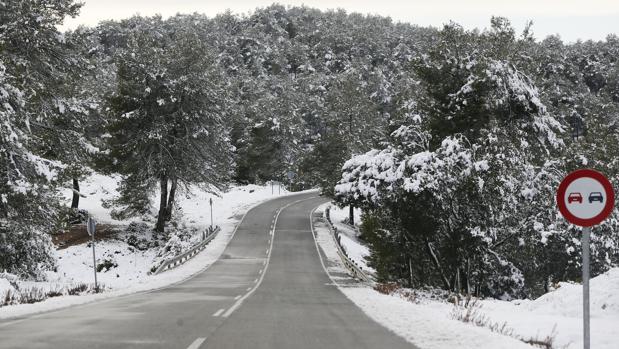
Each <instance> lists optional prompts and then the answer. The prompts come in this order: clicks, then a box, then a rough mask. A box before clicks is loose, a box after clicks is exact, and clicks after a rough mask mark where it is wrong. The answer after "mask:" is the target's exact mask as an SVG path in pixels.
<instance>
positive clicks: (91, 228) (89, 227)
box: [86, 217, 99, 293]
mask: <svg viewBox="0 0 619 349" xmlns="http://www.w3.org/2000/svg"><path fill="white" fill-rule="evenodd" d="M96 229H97V223H96V222H95V220H94V219H92V217H88V222H87V223H86V231H87V232H88V235H90V236H91V237H92V269H93V271H94V272H95V293H96V292H99V286H98V285H97V257H96V255H95V231H96Z"/></svg>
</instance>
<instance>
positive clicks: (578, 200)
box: [557, 169, 615, 227]
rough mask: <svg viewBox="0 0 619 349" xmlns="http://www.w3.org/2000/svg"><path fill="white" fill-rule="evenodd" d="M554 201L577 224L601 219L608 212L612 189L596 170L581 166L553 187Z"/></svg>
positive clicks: (611, 199) (612, 199) (612, 203)
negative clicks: (555, 195) (555, 197)
mask: <svg viewBox="0 0 619 349" xmlns="http://www.w3.org/2000/svg"><path fill="white" fill-rule="evenodd" d="M557 204H558V206H559V210H560V211H561V214H562V215H563V217H565V219H567V220H568V221H569V222H570V223H572V224H576V225H579V226H581V227H591V226H594V225H596V224H599V223H601V222H602V221H603V220H605V219H606V217H608V215H610V213H611V212H612V210H613V206H614V204H615V193H614V191H613V187H612V185H611V184H610V182H609V181H608V179H607V178H606V177H605V176H604V175H603V174H601V173H600V172H597V171H594V170H590V169H583V170H577V171H574V172H572V173H570V174H569V175H567V177H565V179H563V181H562V182H561V185H559V190H558V191H557Z"/></svg>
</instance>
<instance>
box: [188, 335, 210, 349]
mask: <svg viewBox="0 0 619 349" xmlns="http://www.w3.org/2000/svg"><path fill="white" fill-rule="evenodd" d="M205 340H206V337H200V338H196V340H195V341H193V343H191V344H190V345H189V346H188V347H187V349H198V348H200V346H201V345H202V343H204V341H205Z"/></svg>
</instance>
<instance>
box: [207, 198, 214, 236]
mask: <svg viewBox="0 0 619 349" xmlns="http://www.w3.org/2000/svg"><path fill="white" fill-rule="evenodd" d="M208 202H209V204H211V231H213V198H209V200H208Z"/></svg>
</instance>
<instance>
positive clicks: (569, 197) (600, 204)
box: [557, 169, 615, 349]
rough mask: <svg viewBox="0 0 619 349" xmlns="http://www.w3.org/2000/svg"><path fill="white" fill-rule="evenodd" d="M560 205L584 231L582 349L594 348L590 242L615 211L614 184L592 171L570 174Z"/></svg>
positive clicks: (559, 194) (561, 188)
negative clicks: (595, 230)
mask: <svg viewBox="0 0 619 349" xmlns="http://www.w3.org/2000/svg"><path fill="white" fill-rule="evenodd" d="M557 205H558V206H559V210H560V211H561V214H562V215H563V217H565V219H567V220H568V222H570V223H572V224H576V225H579V226H581V227H583V228H582V242H581V245H582V314H583V315H582V318H583V348H584V349H590V348H591V320H590V318H591V312H590V310H591V309H590V304H589V303H590V302H589V299H590V289H589V276H590V275H589V271H590V266H589V264H590V261H589V260H590V255H591V251H590V246H589V245H590V240H591V226H594V225H596V224H599V223H601V222H602V221H603V220H605V219H606V218H607V217H608V216H609V215H610V213H611V212H612V210H613V207H614V205H615V192H614V190H613V186H612V184H610V181H609V180H608V178H606V177H605V176H604V175H603V174H601V173H600V172H597V171H594V170H591V169H582V170H576V171H574V172H572V173H570V174H568V175H567V176H566V177H565V178H564V179H563V181H562V182H561V184H560V185H559V190H557Z"/></svg>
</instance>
